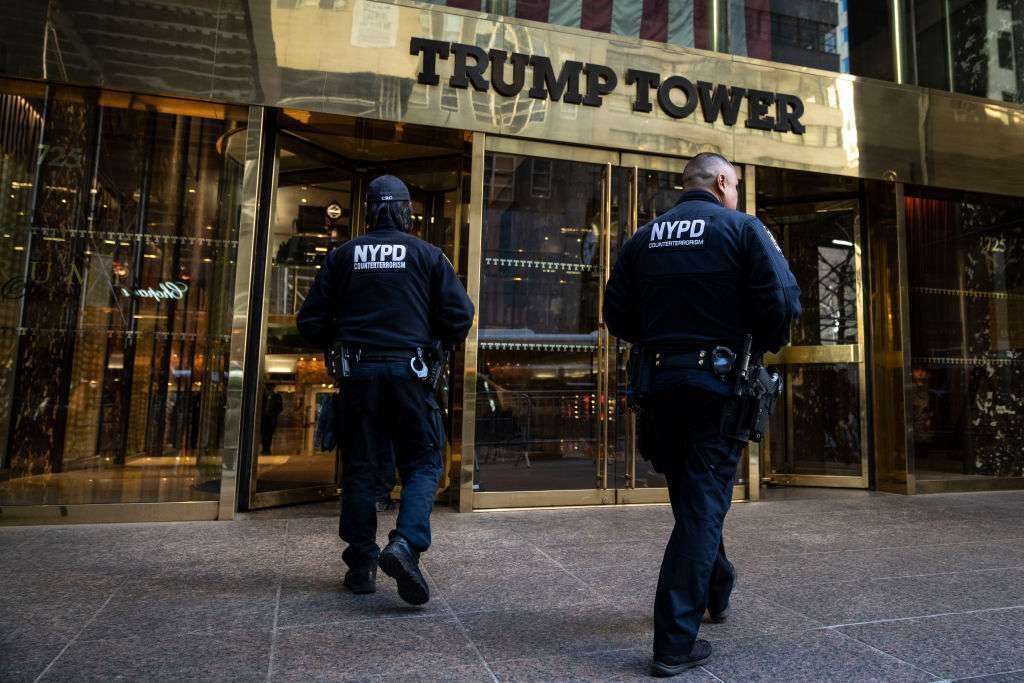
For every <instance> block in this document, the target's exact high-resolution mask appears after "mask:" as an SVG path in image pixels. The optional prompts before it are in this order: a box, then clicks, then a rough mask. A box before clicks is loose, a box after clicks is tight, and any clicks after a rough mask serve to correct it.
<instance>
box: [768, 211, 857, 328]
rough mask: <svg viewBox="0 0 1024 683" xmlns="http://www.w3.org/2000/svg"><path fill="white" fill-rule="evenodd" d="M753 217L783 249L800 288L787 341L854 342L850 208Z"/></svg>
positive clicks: (854, 217)
mask: <svg viewBox="0 0 1024 683" xmlns="http://www.w3.org/2000/svg"><path fill="white" fill-rule="evenodd" d="M759 217H760V218H761V220H762V222H763V223H764V224H765V226H766V227H767V228H768V229H769V230H771V231H772V233H773V234H774V235H775V236H776V239H777V240H778V241H779V243H780V244H782V245H784V248H785V250H786V258H787V259H788V260H789V267H790V270H792V271H793V275H795V276H796V279H797V282H798V283H799V284H800V288H801V296H800V304H801V306H802V307H803V313H802V314H801V315H800V317H799V318H798V319H797V320H796V322H795V323H794V327H793V331H792V341H791V343H792V344H793V345H795V346H801V345H813V346H816V345H819V344H856V343H857V268H856V253H855V249H854V232H855V224H856V220H857V207H856V205H855V204H850V203H848V202H839V203H832V204H825V203H818V204H813V205H805V206H804V207H798V208H796V209H794V208H793V207H786V208H765V209H763V210H762V211H760V212H759Z"/></svg>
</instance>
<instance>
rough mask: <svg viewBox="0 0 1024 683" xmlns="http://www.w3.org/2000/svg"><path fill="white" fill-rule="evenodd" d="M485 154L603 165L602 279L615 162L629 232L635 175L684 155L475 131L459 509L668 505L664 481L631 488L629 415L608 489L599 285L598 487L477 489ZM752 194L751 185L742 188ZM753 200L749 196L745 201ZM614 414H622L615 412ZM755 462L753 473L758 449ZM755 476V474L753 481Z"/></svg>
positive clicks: (606, 357) (605, 338) (605, 348)
mask: <svg viewBox="0 0 1024 683" xmlns="http://www.w3.org/2000/svg"><path fill="white" fill-rule="evenodd" d="M487 152H498V153H503V154H515V155H519V156H531V157H542V158H553V159H569V160H571V161H574V162H579V163H589V164H600V165H603V166H604V177H603V195H604V196H603V197H602V216H601V226H602V231H603V233H602V235H601V241H600V246H601V251H600V253H601V257H600V260H601V274H602V278H603V280H604V281H605V282H606V281H607V279H608V277H609V275H610V272H611V266H612V263H611V239H612V234H611V233H612V226H611V202H612V174H613V173H614V170H615V169H616V168H623V169H625V170H626V171H627V172H628V173H629V176H628V180H629V182H628V194H627V197H628V203H627V211H628V214H627V216H626V220H627V225H628V226H629V230H630V232H631V233H632V232H635V231H636V229H637V228H638V227H639V225H638V212H639V205H638V174H639V170H640V169H644V170H655V171H674V172H681V171H682V168H683V166H684V165H685V163H686V159H684V158H681V157H667V156H656V155H642V154H633V153H621V152H617V151H610V150H604V149H596V148H592V147H577V146H572V145H561V144H553V143H548V142H535V141H527V140H521V139H517V138H506V137H499V136H494V135H486V136H485V135H484V134H482V133H474V136H473V160H472V176H471V191H470V216H469V242H468V245H467V249H468V266H467V267H468V271H467V277H466V285H467V291H468V293H469V296H470V298H471V299H472V301H473V304H474V305H475V306H476V309H477V315H476V317H475V318H474V321H473V326H472V328H471V329H470V332H469V336H468V337H467V338H466V347H465V349H466V350H465V366H464V371H463V410H462V452H461V454H460V457H461V459H460V481H459V503H458V509H459V511H461V512H468V511H471V510H493V509H505V508H524V507H560V506H569V505H612V504H637V503H667V502H668V501H669V497H668V489H667V488H665V487H651V488H635V482H636V458H637V453H636V438H635V431H636V424H635V419H634V418H633V415H632V413H630V414H629V416H628V418H626V419H627V420H628V423H627V426H626V430H627V431H626V452H625V465H626V471H625V474H626V481H627V485H626V487H624V488H615V487H613V488H609V483H610V481H609V478H608V461H609V456H610V450H609V445H610V441H609V439H610V437H609V420H608V413H607V410H608V397H609V395H610V393H611V388H612V379H611V378H612V376H613V374H612V373H613V372H615V371H616V370H617V368H616V354H615V353H613V351H612V348H613V344H614V341H615V340H614V338H613V337H611V335H610V334H609V333H608V331H607V328H606V327H605V325H604V319H603V311H602V309H603V306H602V304H603V297H604V292H603V287H602V288H600V289H599V294H598V299H599V300H598V350H597V356H598V360H597V363H598V370H599V371H598V391H599V394H601V395H604V396H605V397H606V398H605V404H604V407H603V408H602V412H601V419H600V427H599V429H600V435H599V443H598V457H597V461H596V464H595V468H596V472H595V487H594V488H593V489H551V490H539V491H483V492H481V491H474V489H473V480H474V466H475V459H476V451H475V438H476V403H477V395H476V383H477V365H478V362H479V351H480V341H479V327H478V324H479V311H480V282H481V280H480V278H481V274H480V266H481V263H480V260H481V257H482V243H483V208H484V207H483V191H484V164H485V161H484V157H485V155H486V153H487ZM741 172H742V173H743V175H744V177H751V178H752V176H753V167H752V166H747V167H743V168H742V169H741ZM747 193H748V196H749V197H751V198H752V196H753V193H752V188H750V187H748V188H747ZM750 206H752V204H751V203H749V200H748V207H750ZM618 419H622V418H621V417H619V418H618ZM754 453H755V466H754V471H755V472H756V471H757V469H756V449H754ZM749 481H750V478H749V477H747V478H746V481H744V482H743V483H739V484H736V485H735V486H734V489H733V500H734V501H743V500H748V499H756V496H757V487H756V486H750V487H749V490H748V483H747V482H749ZM754 481H755V482H756V481H757V479H754Z"/></svg>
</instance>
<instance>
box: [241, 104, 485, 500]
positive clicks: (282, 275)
mask: <svg viewBox="0 0 1024 683" xmlns="http://www.w3.org/2000/svg"><path fill="white" fill-rule="evenodd" d="M276 125H277V131H276V135H275V136H274V137H275V139H276V141H277V142H276V166H275V173H274V178H273V179H272V181H271V182H272V186H273V188H274V192H273V197H272V200H271V201H272V204H271V212H270V216H271V217H270V221H269V222H270V225H269V237H268V244H267V255H266V258H267V261H266V263H267V267H266V276H265V284H264V300H263V316H262V321H263V323H262V330H261V336H260V345H261V353H260V359H261V363H260V368H259V389H258V396H259V398H258V400H257V415H256V428H255V433H254V434H253V436H252V440H253V443H252V453H253V457H252V458H251V467H250V468H249V471H248V473H247V475H248V476H247V477H245V484H246V485H247V491H246V496H245V498H244V499H243V500H246V502H247V506H248V508H249V509H254V508H262V507H268V506H272V505H281V504H286V503H297V502H304V501H313V500H319V499H324V498H329V497H333V496H336V495H337V492H338V487H337V481H338V466H337V456H336V451H334V450H324V449H323V447H322V445H323V444H322V443H321V436H322V435H321V434H319V433H318V432H317V430H316V424H317V417H318V415H319V414H320V413H321V411H323V410H325V409H326V408H327V406H328V401H329V398H330V396H331V395H332V394H333V393H334V391H335V386H334V380H333V378H331V376H330V375H329V374H328V373H327V370H326V368H325V366H324V359H323V355H322V350H320V349H316V348H313V347H311V346H309V345H308V344H307V342H306V341H305V340H303V339H302V337H301V336H300V335H299V333H298V330H297V328H296V325H295V316H296V313H297V312H298V310H299V307H300V306H301V305H302V301H303V300H304V298H305V295H306V292H307V291H308V290H309V287H310V285H311V284H312V282H313V279H314V278H315V277H316V272H317V270H318V269H319V268H320V263H321V262H322V261H323V259H324V257H326V255H327V254H328V253H329V252H330V251H331V250H332V249H333V248H335V247H337V246H338V245H340V244H342V243H343V242H345V241H346V240H348V239H351V238H352V237H355V236H358V235H360V234H362V233H363V232H365V230H366V225H365V217H364V215H363V214H364V205H363V194H364V188H365V187H366V184H367V183H368V182H369V181H370V180H372V179H373V178H375V177H377V176H379V175H383V174H392V175H396V176H398V177H400V178H401V179H402V180H403V181H405V183H406V185H408V187H409V191H410V194H411V197H412V214H413V234H415V235H416V236H417V237H420V238H422V239H424V240H426V241H428V242H431V243H433V244H436V245H437V246H439V247H441V248H442V249H443V250H444V251H445V254H446V255H447V256H448V258H449V259H451V261H452V263H453V264H455V265H456V269H457V271H458V272H459V273H460V274H461V273H464V272H465V254H464V250H463V248H462V245H463V244H464V242H465V233H466V219H467V217H468V212H467V207H466V204H467V201H468V200H467V197H466V193H465V192H464V188H465V187H467V186H468V183H467V179H468V175H469V149H470V146H471V138H470V136H469V135H468V134H466V133H463V132H462V131H452V130H443V129H434V128H428V127H423V126H414V125H408V124H394V123H389V122H385V121H375V120H367V119H359V118H353V117H345V116H335V115H326V114H318V113H313V112H307V111H299V110H290V109H284V110H281V111H279V112H278V114H277V119H276ZM457 371H461V370H460V369H458V368H457ZM455 399H456V397H455V396H451V395H450V396H449V397H448V401H449V404H448V406H447V407H448V410H446V411H445V414H446V419H447V421H448V424H447V425H446V428H447V431H448V433H449V434H453V433H455V432H456V431H457V430H455V429H453V428H452V424H451V420H452V416H453V414H454V411H453V410H451V408H452V402H453V401H455ZM448 455H449V457H450V452H449V454H448ZM448 469H449V468H448V467H445V472H446V473H447V471H448ZM442 485H447V482H446V481H445V482H442Z"/></svg>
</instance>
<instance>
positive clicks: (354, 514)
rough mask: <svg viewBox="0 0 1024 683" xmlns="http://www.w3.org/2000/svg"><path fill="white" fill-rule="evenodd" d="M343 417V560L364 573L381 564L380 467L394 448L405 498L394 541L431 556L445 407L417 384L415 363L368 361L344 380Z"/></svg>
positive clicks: (426, 389)
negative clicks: (402, 540) (432, 514)
mask: <svg viewBox="0 0 1024 683" xmlns="http://www.w3.org/2000/svg"><path fill="white" fill-rule="evenodd" d="M339 413H340V415H339V440H340V443H341V467H342V471H341V520H340V525H339V533H340V535H341V538H342V540H343V541H345V542H346V543H348V547H347V548H346V549H345V551H344V553H343V554H342V558H343V559H344V560H345V563H346V564H347V565H348V566H349V567H351V568H353V569H357V570H362V569H366V568H369V567H371V566H373V565H374V564H375V563H376V562H377V556H378V555H379V554H380V547H379V546H378V545H377V510H376V502H377V500H378V499H379V497H380V491H381V471H382V462H381V461H382V459H384V458H388V457H389V456H390V454H391V453H392V449H393V452H394V462H395V464H397V466H398V475H399V478H400V479H401V482H402V500H401V508H400V509H399V513H398V521H397V524H396V526H395V529H394V530H393V531H392V532H391V538H394V536H395V535H396V534H398V535H399V536H402V537H403V538H405V540H407V541H408V542H409V545H410V546H411V547H412V548H413V550H415V551H416V552H420V553H421V552H423V551H425V550H426V549H427V548H428V547H430V512H431V509H432V508H433V506H434V497H435V495H436V494H437V485H438V482H439V481H440V479H441V473H442V468H443V459H442V455H441V449H442V447H443V445H444V439H445V434H444V427H443V425H442V423H441V409H440V407H439V406H438V404H437V400H436V399H435V398H434V395H433V393H432V392H431V390H430V388H429V387H428V386H427V385H426V384H424V383H423V382H422V381H420V380H419V379H416V377H415V376H414V375H413V374H412V371H411V370H410V368H409V363H408V361H404V362H362V363H359V364H357V365H355V366H354V367H353V368H352V375H351V376H350V377H347V378H345V379H344V380H342V382H341V406H340V410H339ZM384 467H387V465H384Z"/></svg>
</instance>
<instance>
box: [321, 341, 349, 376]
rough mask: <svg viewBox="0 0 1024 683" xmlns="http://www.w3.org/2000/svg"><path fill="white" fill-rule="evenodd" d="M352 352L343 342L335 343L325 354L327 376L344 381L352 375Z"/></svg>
mask: <svg viewBox="0 0 1024 683" xmlns="http://www.w3.org/2000/svg"><path fill="white" fill-rule="evenodd" d="M350 356H351V351H350V350H349V348H348V347H347V346H345V344H343V343H342V342H340V341H338V342H333V343H332V344H331V345H330V346H328V347H327V350H326V351H325V352H324V365H325V366H326V367H327V374H329V375H330V376H331V377H333V378H334V379H336V380H341V379H344V378H345V377H348V376H349V375H351V374H352V359H351V358H350Z"/></svg>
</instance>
